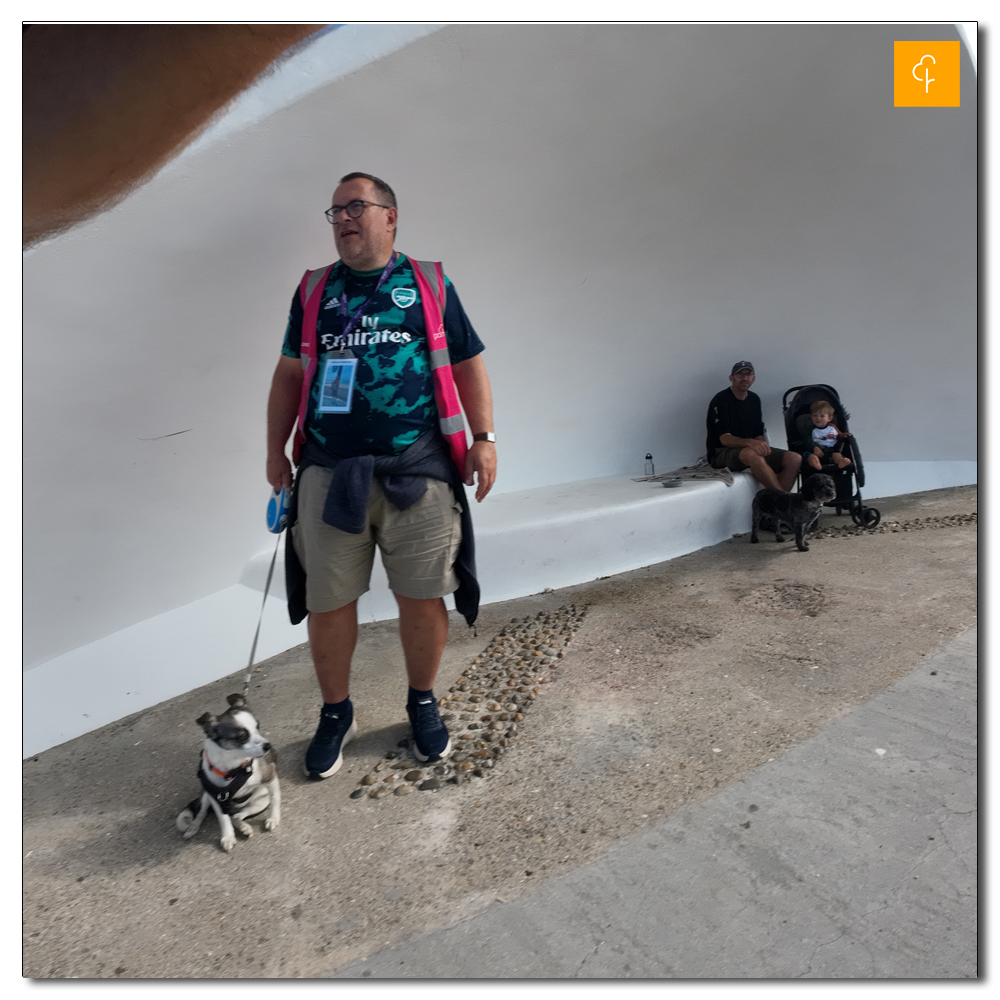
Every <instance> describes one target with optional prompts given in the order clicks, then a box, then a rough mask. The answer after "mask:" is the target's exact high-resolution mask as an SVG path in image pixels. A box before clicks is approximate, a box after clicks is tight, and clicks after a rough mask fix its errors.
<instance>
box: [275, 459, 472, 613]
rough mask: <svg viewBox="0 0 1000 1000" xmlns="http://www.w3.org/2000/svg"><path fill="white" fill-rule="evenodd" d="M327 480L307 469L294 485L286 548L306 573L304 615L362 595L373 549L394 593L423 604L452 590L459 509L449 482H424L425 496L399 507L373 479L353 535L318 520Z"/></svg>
mask: <svg viewBox="0 0 1000 1000" xmlns="http://www.w3.org/2000/svg"><path fill="white" fill-rule="evenodd" d="M332 476H333V470H332V469H325V468H323V466H321V465H310V466H309V467H308V468H307V469H305V470H304V471H303V473H302V476H301V479H300V481H299V485H298V502H299V510H298V520H297V521H296V523H295V524H294V525H293V527H292V544H293V545H294V546H295V554H296V555H297V556H298V557H299V561H300V562H301V563H302V567H303V569H304V570H305V571H306V608H307V609H308V610H309V611H310V612H316V613H322V612H324V611H336V610H337V608H342V607H343V606H344V605H345V604H350V603H351V601H354V600H356V599H357V598H359V597H360V596H361V595H362V594H363V593H365V592H366V591H367V590H368V585H369V582H370V579H371V571H372V563H373V562H374V560H375V546H376V545H378V547H379V550H380V551H381V553H382V564H383V565H384V566H385V571H386V575H387V576H388V577H389V586H390V588H391V589H392V591H393V593H396V594H400V595H402V596H403V597H412V598H417V599H423V600H426V599H429V598H435V597H444V595H445V594H451V593H454V592H455V591H456V590H457V589H458V577H457V576H456V575H455V570H454V565H455V557H456V556H457V555H458V548H459V545H460V544H461V541H462V514H461V511H462V507H461V504H459V503H458V501H457V500H456V499H455V494H454V492H453V491H452V488H451V485H450V484H449V483H445V482H442V481H441V480H440V479H430V478H426V477H425V478H426V482H427V492H426V493H425V494H424V495H423V496H422V497H421V498H420V499H419V500H418V501H417V502H416V503H415V504H413V506H411V507H408V508H407V509H406V510H399V509H397V508H396V506H395V505H394V504H393V503H391V502H390V501H389V500H387V499H386V497H385V494H384V493H383V492H382V487H381V486H379V483H378V480H377V479H375V480H373V482H372V491H371V496H370V497H369V498H368V518H367V520H366V522H365V530H364V531H362V532H361V534H360V535H352V534H350V532H347V531H341V530H340V529H339V528H333V527H331V526H330V525H329V524H326V522H324V520H323V505H324V504H325V502H326V494H327V491H328V490H329V488H330V479H331V478H332Z"/></svg>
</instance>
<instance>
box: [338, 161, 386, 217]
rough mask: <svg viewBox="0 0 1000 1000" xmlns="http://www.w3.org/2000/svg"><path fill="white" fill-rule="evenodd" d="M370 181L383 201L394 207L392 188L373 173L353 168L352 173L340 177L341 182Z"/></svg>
mask: <svg viewBox="0 0 1000 1000" xmlns="http://www.w3.org/2000/svg"><path fill="white" fill-rule="evenodd" d="M362 180H364V181H371V182H372V184H374V185H375V190H376V191H377V192H378V196H379V197H380V198H381V199H382V201H384V202H385V203H386V204H387V205H388V206H389V208H396V195H395V193H394V192H393V190H392V188H391V187H389V185H388V184H386V182H385V181H384V180H382V179H381V178H380V177H375V176H374V175H373V174H365V173H362V172H361V171H360V170H355V171H354V173H352V174H344V176H343V177H341V178H340V183H341V184H346V183H347V182H348V181H362Z"/></svg>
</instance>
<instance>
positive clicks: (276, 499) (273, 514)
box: [267, 488, 288, 535]
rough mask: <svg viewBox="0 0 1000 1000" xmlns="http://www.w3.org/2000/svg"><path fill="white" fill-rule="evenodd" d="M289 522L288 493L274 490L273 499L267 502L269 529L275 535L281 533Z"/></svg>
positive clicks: (282, 490)
mask: <svg viewBox="0 0 1000 1000" xmlns="http://www.w3.org/2000/svg"><path fill="white" fill-rule="evenodd" d="M287 524H288V493H287V491H286V490H285V489H284V488H282V489H281V490H272V491H271V499H270V500H268V502H267V530H268V531H270V532H271V534H273V535H280V534H281V532H282V531H284V530H285V526H286V525H287Z"/></svg>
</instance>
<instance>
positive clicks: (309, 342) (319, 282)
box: [292, 264, 333, 465]
mask: <svg viewBox="0 0 1000 1000" xmlns="http://www.w3.org/2000/svg"><path fill="white" fill-rule="evenodd" d="M332 268H333V264H330V265H328V266H327V267H321V268H318V269H317V270H315V271H306V273H305V274H304V275H303V276H302V281H301V283H300V284H299V301H300V302H301V303H302V341H301V346H300V347H299V356H300V357H301V358H302V397H301V399H300V400H299V421H298V424H297V425H296V428H295V438H294V440H293V442H292V461H293V462H295V464H296V465H298V464H299V452H300V451H301V449H302V444H303V442H304V441H305V439H306V411H307V409H308V407H309V390H310V389H311V388H312V380H313V375H314V373H315V371H316V365H317V363H318V359H319V351H318V350H317V348H316V332H317V331H316V327H317V325H318V323H319V306H320V302H322V300H323V289H324V288H325V287H326V279H327V278H328V277H329V275H330V270H331V269H332Z"/></svg>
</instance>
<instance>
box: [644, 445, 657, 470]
mask: <svg viewBox="0 0 1000 1000" xmlns="http://www.w3.org/2000/svg"><path fill="white" fill-rule="evenodd" d="M644 468H645V470H646V471H645V472H643V475H644V476H654V475H656V473H655V472H653V456H652V455H651V454H650V453H649V452H648V451H647V452H646V464H645V466H644Z"/></svg>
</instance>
